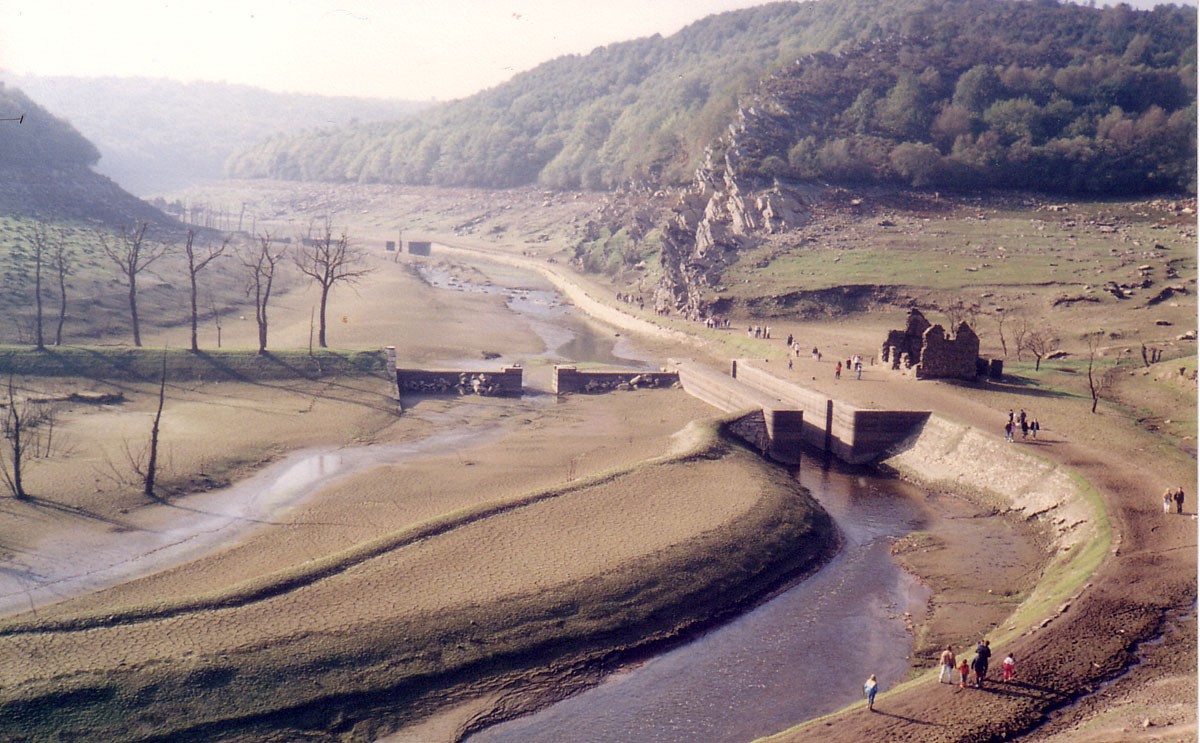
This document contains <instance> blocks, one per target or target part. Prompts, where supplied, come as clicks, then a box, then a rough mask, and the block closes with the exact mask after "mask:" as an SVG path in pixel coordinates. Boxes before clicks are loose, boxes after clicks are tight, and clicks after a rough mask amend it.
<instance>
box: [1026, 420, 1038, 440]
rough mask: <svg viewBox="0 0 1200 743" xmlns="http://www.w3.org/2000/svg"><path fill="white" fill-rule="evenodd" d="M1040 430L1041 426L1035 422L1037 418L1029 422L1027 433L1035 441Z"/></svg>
mask: <svg viewBox="0 0 1200 743" xmlns="http://www.w3.org/2000/svg"><path fill="white" fill-rule="evenodd" d="M1040 428H1041V424H1039V423H1038V422H1037V418H1034V419H1033V420H1031V421H1030V422H1029V433H1031V434H1032V435H1033V437H1034V438H1035V439H1036V438H1037V432H1038V430H1039V429H1040Z"/></svg>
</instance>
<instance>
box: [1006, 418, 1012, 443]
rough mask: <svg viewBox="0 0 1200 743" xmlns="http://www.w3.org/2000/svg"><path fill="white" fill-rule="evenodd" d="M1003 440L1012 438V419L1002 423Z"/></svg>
mask: <svg viewBox="0 0 1200 743" xmlns="http://www.w3.org/2000/svg"><path fill="white" fill-rule="evenodd" d="M1004 440H1005V441H1012V440H1013V431H1012V421H1009V422H1008V423H1005V424H1004Z"/></svg>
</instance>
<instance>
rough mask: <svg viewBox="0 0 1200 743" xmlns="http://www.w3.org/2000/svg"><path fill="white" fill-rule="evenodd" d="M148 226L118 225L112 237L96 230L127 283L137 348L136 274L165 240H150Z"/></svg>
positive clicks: (159, 252) (139, 337) (157, 254)
mask: <svg viewBox="0 0 1200 743" xmlns="http://www.w3.org/2000/svg"><path fill="white" fill-rule="evenodd" d="M148 227H149V223H147V222H142V223H141V224H139V225H137V227H134V228H132V229H130V228H126V227H122V228H121V234H120V236H119V237H117V238H113V237H112V236H110V235H109V234H108V233H107V232H100V233H99V236H100V247H101V249H102V250H103V251H104V254H105V255H106V256H108V258H109V260H111V261H112V262H113V263H115V264H116V265H117V267H118V268H119V269H120V270H121V273H122V275H123V276H124V277H125V283H126V286H128V287H129V318H130V320H131V322H132V324H133V345H135V346H138V347H139V348H140V347H141V345H142V333H141V327H140V325H139V323H138V307H137V277H138V274H140V273H141V272H142V271H144V270H146V269H147V268H148V267H149V266H150V265H151V264H152V263H154V262H155V261H157V260H158V259H159V258H161V257H162V256H163V254H164V253H166V250H167V246H166V245H165V244H162V243H151V242H149V240H147V238H146V230H147V228H148Z"/></svg>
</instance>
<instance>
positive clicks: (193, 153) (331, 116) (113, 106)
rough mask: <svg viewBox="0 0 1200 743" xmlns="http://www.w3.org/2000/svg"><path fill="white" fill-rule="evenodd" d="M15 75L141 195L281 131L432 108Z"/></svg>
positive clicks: (203, 86) (179, 183)
mask: <svg viewBox="0 0 1200 743" xmlns="http://www.w3.org/2000/svg"><path fill="white" fill-rule="evenodd" d="M7 82H8V84H9V85H10V86H12V87H16V88H19V89H20V90H22V91H24V92H25V93H26V94H28V95H29V96H30V97H31V98H33V99H34V100H36V101H38V103H39V104H41V105H42V106H43V107H45V108H46V109H47V110H49V111H51V112H53V113H54V114H55V115H57V116H60V117H62V118H64V119H66V120H67V121H69V122H71V124H72V125H73V126H74V127H76V128H77V129H78V130H79V132H80V133H82V134H83V135H84V136H85V137H87V138H88V139H89V140H90V141H91V142H92V143H94V144H95V146H96V149H98V150H99V152H100V160H99V162H98V163H96V164H95V165H96V170H97V171H98V172H99V173H101V174H103V175H106V176H108V177H109V178H112V179H113V180H115V181H116V182H117V183H120V184H121V186H122V187H124V188H125V189H127V190H128V191H130V192H132V193H135V194H138V195H140V196H148V195H156V194H162V193H167V192H170V191H173V190H176V189H180V188H183V187H186V186H188V185H192V184H195V183H199V182H203V181H206V180H217V179H219V178H221V177H222V176H223V175H224V168H225V161H226V160H227V159H228V158H229V157H230V155H232V154H233V153H234V152H235V151H237V150H239V149H241V148H244V147H249V146H251V145H253V144H254V143H256V142H259V141H261V140H262V139H264V138H265V137H268V136H271V135H272V134H275V133H287V132H291V133H296V132H300V131H303V130H305V129H311V128H313V127H316V126H343V125H348V124H351V123H355V122H360V121H361V122H369V121H380V120H396V119H400V118H403V117H405V116H407V115H409V114H411V113H413V112H415V111H418V110H420V109H421V108H426V107H428V106H429V105H430V104H428V103H417V102H413V101H385V100H376V99H370V98H349V97H344V98H343V97H330V96H317V95H301V94H288V93H272V92H269V91H266V90H260V89H258V88H252V87H248V86H245V85H229V84H226V83H210V82H189V83H184V82H177V81H173V80H164V79H149V78H116V77H99V78H79V77H43V76H17V75H9V76H8V78H7Z"/></svg>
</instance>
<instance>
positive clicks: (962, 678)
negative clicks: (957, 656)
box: [958, 655, 971, 689]
mask: <svg viewBox="0 0 1200 743" xmlns="http://www.w3.org/2000/svg"><path fill="white" fill-rule="evenodd" d="M970 675H971V667H970V666H968V665H967V656H965V655H964V656H963V659H962V662H961V663H959V665H958V678H959V681H958V688H960V689H965V688H967V677H968V676H970Z"/></svg>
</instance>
